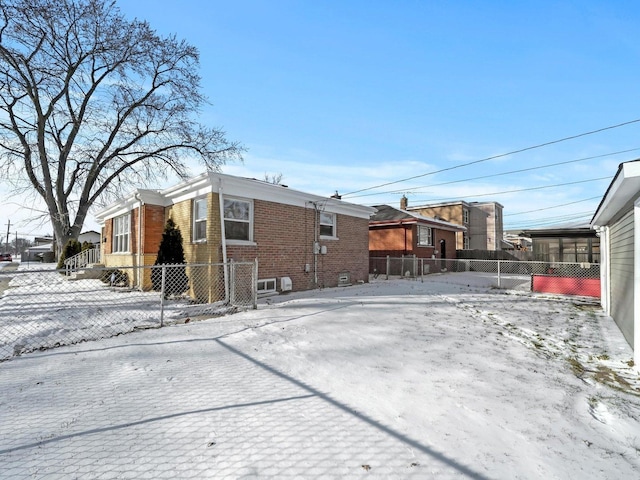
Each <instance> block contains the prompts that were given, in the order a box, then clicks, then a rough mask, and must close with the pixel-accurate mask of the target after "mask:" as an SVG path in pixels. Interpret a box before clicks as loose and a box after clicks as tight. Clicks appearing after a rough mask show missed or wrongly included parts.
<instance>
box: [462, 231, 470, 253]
mask: <svg viewBox="0 0 640 480" xmlns="http://www.w3.org/2000/svg"><path fill="white" fill-rule="evenodd" d="M462 248H463V249H464V250H469V235H467V234H466V233H463V234H462Z"/></svg>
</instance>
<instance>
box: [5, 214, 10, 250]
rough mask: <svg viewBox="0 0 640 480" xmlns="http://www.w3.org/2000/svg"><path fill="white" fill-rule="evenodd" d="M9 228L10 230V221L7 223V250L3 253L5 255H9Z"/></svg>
mask: <svg viewBox="0 0 640 480" xmlns="http://www.w3.org/2000/svg"><path fill="white" fill-rule="evenodd" d="M10 228H11V219H9V220H8V221H7V248H6V249H5V252H7V253H9V235H11V232H10V231H9V229H10Z"/></svg>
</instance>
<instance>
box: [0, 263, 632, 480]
mask: <svg viewBox="0 0 640 480" xmlns="http://www.w3.org/2000/svg"><path fill="white" fill-rule="evenodd" d="M590 302H591V301H590V300H586V299H575V298H574V299H571V298H561V297H555V298H554V297H550V296H536V295H532V294H529V293H525V292H519V291H508V292H506V291H503V290H496V289H490V288H487V287H486V284H485V283H483V281H482V279H480V278H479V277H473V276H469V275H467V276H465V274H455V275H454V274H449V275H431V276H428V277H425V281H424V283H423V282H420V281H411V280H389V281H385V280H376V281H374V282H372V283H370V284H366V285H357V286H353V287H346V288H337V289H325V290H321V291H312V292H304V293H297V294H290V295H281V296H277V297H272V298H271V299H268V300H267V301H266V302H264V303H263V304H261V305H260V307H259V309H258V310H251V311H246V312H241V313H238V314H235V315H231V316H227V317H219V318H214V319H211V320H206V321H201V322H191V323H188V324H185V325H173V326H169V327H166V328H163V329H156V330H146V331H140V332H135V333H130V334H127V335H122V336H119V337H114V338H110V339H105V340H100V341H94V342H87V343H82V344H78V345H74V346H69V347H61V348H57V349H52V350H47V351H43V352H37V353H29V354H25V355H22V356H20V357H15V358H13V359H12V360H10V361H7V362H4V363H0V478H7V479H9V478H11V479H16V478H61V479H62V478H65V479H66V478H83V479H85V478H132V479H133V478H136V479H137V478H153V479H159V478H171V479H174V478H198V479H200V478H278V479H280V478H322V479H327V478H399V479H402V478H420V479H421V478H478V479H485V478H487V479H488V478H491V479H493V478H500V479H502V478H509V479H534V478H535V479H537V478H546V479H549V478H558V479H568V478H576V479H627V478H629V479H630V478H640V378H639V376H638V373H637V370H634V369H633V368H632V367H631V364H630V362H631V358H632V352H631V349H630V348H629V346H628V345H627V344H626V342H625V341H624V339H623V338H622V335H621V334H620V332H619V331H618V330H617V327H616V326H615V325H614V324H613V322H612V321H611V320H610V319H608V318H607V317H604V316H603V315H602V313H601V310H600V309H599V307H598V306H597V305H594V304H593V303H590Z"/></svg>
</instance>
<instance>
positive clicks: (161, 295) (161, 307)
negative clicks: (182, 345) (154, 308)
mask: <svg viewBox="0 0 640 480" xmlns="http://www.w3.org/2000/svg"><path fill="white" fill-rule="evenodd" d="M166 272H167V267H166V266H165V265H162V283H161V284H160V285H161V286H160V327H163V326H164V286H165V281H166Z"/></svg>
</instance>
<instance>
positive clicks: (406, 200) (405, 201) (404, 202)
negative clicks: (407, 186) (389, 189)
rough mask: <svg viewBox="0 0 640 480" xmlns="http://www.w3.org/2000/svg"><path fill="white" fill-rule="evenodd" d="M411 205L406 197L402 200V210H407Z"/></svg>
mask: <svg viewBox="0 0 640 480" xmlns="http://www.w3.org/2000/svg"><path fill="white" fill-rule="evenodd" d="M408 205H409V199H407V197H406V196H405V195H403V196H402V198H401V199H400V210H406V209H407V206H408Z"/></svg>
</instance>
